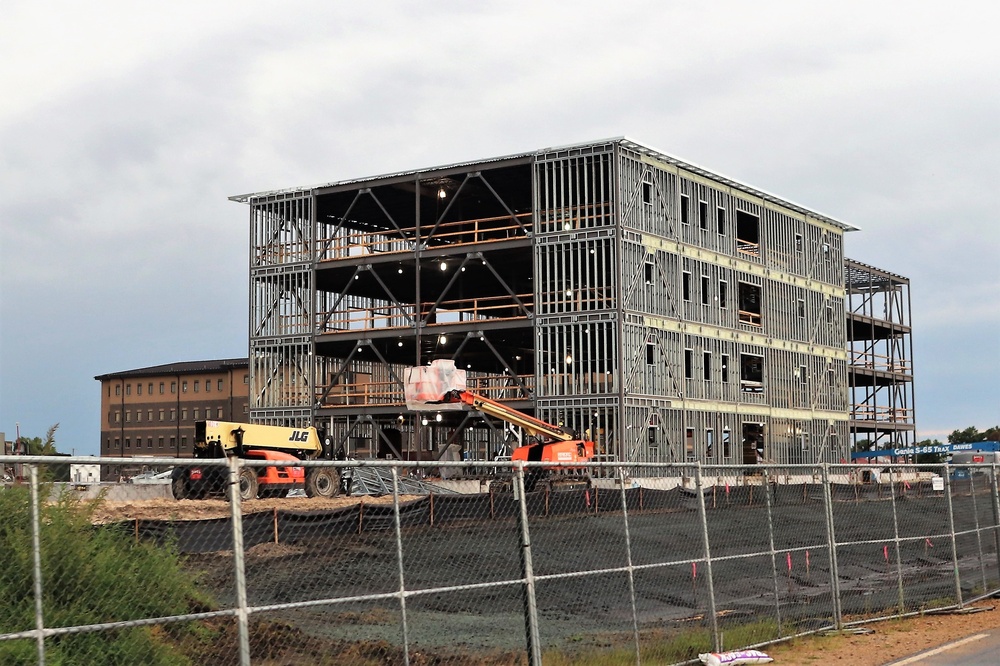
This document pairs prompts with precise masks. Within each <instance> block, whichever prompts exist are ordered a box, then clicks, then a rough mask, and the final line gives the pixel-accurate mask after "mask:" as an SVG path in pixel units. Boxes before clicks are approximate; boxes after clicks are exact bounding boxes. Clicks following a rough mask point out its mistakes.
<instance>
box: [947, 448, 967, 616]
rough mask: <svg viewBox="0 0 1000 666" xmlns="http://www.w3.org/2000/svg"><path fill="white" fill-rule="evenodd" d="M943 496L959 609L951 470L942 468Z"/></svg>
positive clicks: (960, 598)
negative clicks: (945, 505)
mask: <svg viewBox="0 0 1000 666" xmlns="http://www.w3.org/2000/svg"><path fill="white" fill-rule="evenodd" d="M943 476H944V496H945V499H946V500H947V504H948V533H949V535H950V536H951V564H952V567H953V572H954V575H955V602H956V603H957V604H958V606H959V607H962V606H964V605H965V602H963V601H962V576H961V574H960V573H959V571H958V535H956V534H955V512H954V509H953V507H952V501H951V470H950V468H949V466H948V465H945V467H944V474H943Z"/></svg>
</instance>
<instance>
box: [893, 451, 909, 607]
mask: <svg viewBox="0 0 1000 666" xmlns="http://www.w3.org/2000/svg"><path fill="white" fill-rule="evenodd" d="M892 471H893V470H892V468H890V469H889V481H890V493H889V495H890V499H891V500H892V538H893V543H894V544H895V546H896V585H897V588H898V592H899V613H900V614H901V615H902V614H903V613H904V612H906V610H905V606H904V601H905V599H904V596H903V561H902V557H901V555H900V553H899V517H898V516H897V514H896V484H895V483H892Z"/></svg>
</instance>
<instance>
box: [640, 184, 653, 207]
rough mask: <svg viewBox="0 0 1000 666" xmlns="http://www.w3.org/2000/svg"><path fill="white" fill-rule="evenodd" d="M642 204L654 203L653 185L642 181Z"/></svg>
mask: <svg viewBox="0 0 1000 666" xmlns="http://www.w3.org/2000/svg"><path fill="white" fill-rule="evenodd" d="M642 203H646V204H651V203H653V184H652V183H651V182H649V181H648V180H644V181H642Z"/></svg>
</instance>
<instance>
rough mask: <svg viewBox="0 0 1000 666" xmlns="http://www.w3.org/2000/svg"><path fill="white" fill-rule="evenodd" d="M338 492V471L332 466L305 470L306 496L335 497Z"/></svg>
mask: <svg viewBox="0 0 1000 666" xmlns="http://www.w3.org/2000/svg"><path fill="white" fill-rule="evenodd" d="M339 494H340V472H338V471H337V470H336V469H334V468H333V467H310V468H309V469H307V470H306V496H307V497H336V496H337V495H339Z"/></svg>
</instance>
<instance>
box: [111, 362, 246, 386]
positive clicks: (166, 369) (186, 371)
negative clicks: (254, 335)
mask: <svg viewBox="0 0 1000 666" xmlns="http://www.w3.org/2000/svg"><path fill="white" fill-rule="evenodd" d="M249 367H250V363H249V359H246V358H228V359H217V360H213V361H182V362H180V363H165V364H163V365H153V366H150V367H148V368H136V369H135V370H123V371H121V372H109V373H108V374H105V375H98V376H96V377H94V379H96V380H98V381H106V380H108V379H125V378H127V377H152V376H154V375H191V374H200V373H205V372H220V371H225V370H238V369H240V368H249Z"/></svg>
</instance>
